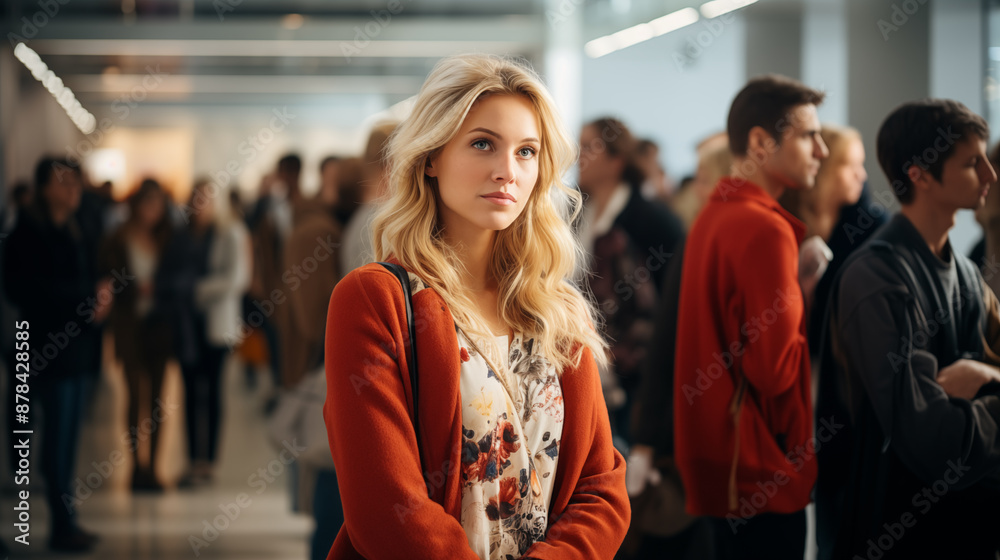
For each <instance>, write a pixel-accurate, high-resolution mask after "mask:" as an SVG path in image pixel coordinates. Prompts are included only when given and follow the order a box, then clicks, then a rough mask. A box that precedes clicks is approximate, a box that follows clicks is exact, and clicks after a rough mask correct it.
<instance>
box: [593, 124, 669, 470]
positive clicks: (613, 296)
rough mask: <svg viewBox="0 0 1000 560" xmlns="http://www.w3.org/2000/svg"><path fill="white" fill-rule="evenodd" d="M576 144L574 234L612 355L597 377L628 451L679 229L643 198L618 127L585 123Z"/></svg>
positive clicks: (626, 137)
mask: <svg viewBox="0 0 1000 560" xmlns="http://www.w3.org/2000/svg"><path fill="white" fill-rule="evenodd" d="M580 146H581V148H580V164H579V171H580V190H581V191H583V193H584V194H585V195H586V198H585V201H584V207H583V212H582V215H581V219H580V224H579V235H580V238H581V242H582V244H583V247H584V249H585V250H587V251H588V252H589V253H590V254H591V255H592V258H591V261H590V277H589V278H588V281H589V288H590V290H592V292H593V294H594V297H595V298H596V299H597V303H598V306H599V308H600V311H601V313H602V315H603V317H604V321H605V324H604V335H605V337H606V338H607V340H608V342H609V344H610V345H611V353H612V356H613V357H614V361H613V364H612V366H610V367H611V368H612V371H605V372H603V375H602V377H603V379H604V384H605V400H606V401H607V404H608V408H609V410H611V411H612V423H611V426H612V430H613V431H614V432H615V436H616V438H617V439H616V447H622V448H623V449H621V450H622V451H627V446H628V442H629V437H630V436H629V415H630V410H631V402H632V400H633V399H634V398H635V390H636V389H637V387H638V381H639V368H640V365H641V363H642V360H643V358H644V355H645V352H646V347H647V344H648V343H649V340H650V337H651V336H652V334H653V319H652V318H653V312H654V311H655V309H656V303H657V298H658V296H659V290H660V286H662V285H663V279H664V277H665V275H666V268H667V267H666V263H667V260H668V259H669V257H670V254H671V252H672V251H673V250H674V246H675V245H676V244H677V242H678V241H679V240H680V239H681V236H682V235H683V229H682V227H681V222H680V220H678V219H677V217H676V216H674V215H673V213H672V212H670V210H668V209H667V208H666V207H665V206H663V205H662V204H660V203H659V202H656V201H651V200H647V199H645V198H643V196H642V192H641V188H642V184H643V182H644V181H645V175H644V173H643V170H642V169H641V168H640V167H639V165H638V163H637V162H636V160H635V154H636V143H635V140H634V138H633V137H632V134H631V132H629V130H628V128H627V127H626V126H625V124H624V123H622V122H621V121H619V120H617V119H614V118H610V117H604V118H600V119H597V120H595V121H591V122H590V123H588V124H586V125H585V126H584V127H583V130H582V131H581V133H580ZM626 454H627V453H626Z"/></svg>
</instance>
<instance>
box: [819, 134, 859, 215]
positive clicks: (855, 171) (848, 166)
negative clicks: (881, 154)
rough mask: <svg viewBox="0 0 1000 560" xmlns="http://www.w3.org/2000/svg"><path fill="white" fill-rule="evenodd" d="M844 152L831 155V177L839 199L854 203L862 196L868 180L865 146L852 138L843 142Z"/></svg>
mask: <svg viewBox="0 0 1000 560" xmlns="http://www.w3.org/2000/svg"><path fill="white" fill-rule="evenodd" d="M841 149H842V150H843V153H836V154H833V155H831V157H830V161H829V164H830V165H832V166H833V169H830V171H829V177H830V178H831V180H832V181H833V185H832V186H833V188H834V189H836V192H837V194H838V197H837V198H838V199H839V200H841V201H842V202H843V203H844V204H854V203H856V202H857V201H858V200H859V199H860V198H861V189H862V188H863V187H864V185H865V181H867V180H868V173H867V172H865V147H864V145H862V143H861V140H859V139H857V138H851V139H849V140H845V141H844V143H843V148H841Z"/></svg>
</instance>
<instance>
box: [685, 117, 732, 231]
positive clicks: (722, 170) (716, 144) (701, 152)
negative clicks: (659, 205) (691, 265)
mask: <svg viewBox="0 0 1000 560" xmlns="http://www.w3.org/2000/svg"><path fill="white" fill-rule="evenodd" d="M697 154H698V168H697V170H696V171H695V175H694V177H693V179H692V180H691V181H690V183H689V184H687V185H686V186H685V185H684V184H683V183H682V184H681V188H680V189H679V190H678V192H677V193H675V194H674V195H673V198H671V200H670V207H671V209H673V211H674V212H675V213H676V214H677V216H678V217H679V218H680V219H681V222H682V223H683V224H684V231H689V230H690V229H691V224H693V223H694V219H695V218H697V217H698V213H699V212H701V209H702V208H703V207H704V206H705V203H706V202H708V197H709V196H711V195H712V191H713V190H715V185H716V183H718V182H719V179H721V178H723V177H725V176H726V175H729V171H730V169H729V168H730V166H732V164H733V156H732V154H731V153H730V152H729V140H728V137H727V136H726V133H725V132H720V133H718V134H713V135H712V136H709V137H708V138H706V139H704V140H702V141H701V142H700V143H699V144H698V148H697Z"/></svg>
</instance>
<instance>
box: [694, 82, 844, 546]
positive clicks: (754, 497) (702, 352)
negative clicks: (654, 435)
mask: <svg viewBox="0 0 1000 560" xmlns="http://www.w3.org/2000/svg"><path fill="white" fill-rule="evenodd" d="M823 97H824V96H823V93H821V92H818V91H816V90H813V89H811V88H809V87H806V86H804V85H803V84H801V83H799V82H796V81H794V80H791V79H788V78H784V77H780V76H764V77H761V78H756V79H753V80H751V81H750V82H749V83H748V84H747V85H746V86H745V87H744V88H743V90H741V91H740V92H739V94H737V96H736V98H735V99H734V100H733V104H732V107H731V108H730V111H729V122H728V134H729V146H730V150H731V151H732V153H733V157H734V165H733V171H734V175H733V176H731V177H725V178H723V179H722V180H721V181H720V182H719V184H718V185H717V186H716V190H715V192H714V193H713V194H712V197H711V198H710V199H709V201H708V204H707V205H706V206H705V208H704V210H702V212H701V214H699V216H698V218H697V219H696V220H695V222H694V225H693V226H692V229H691V232H690V234H689V236H688V241H687V246H686V248H685V253H684V263H683V272H682V278H681V292H680V293H681V296H680V310H679V316H678V329H677V331H678V332H677V350H676V358H675V362H674V363H675V368H674V418H675V454H676V461H677V466H678V468H679V470H680V473H681V477H682V479H683V482H684V489H685V494H686V499H687V510H688V513H690V514H692V515H704V516H709V517H710V518H711V520H712V523H713V524H714V526H715V530H716V543H717V546H718V547H719V549H720V554H721V555H720V558H727V559H728V558H748V559H749V558H768V559H783V558H789V559H791V558H795V559H796V560H800V559H801V558H802V555H803V553H804V551H805V538H806V517H805V507H806V505H808V504H809V499H810V498H809V495H810V491H811V490H812V486H813V482H814V480H815V476H816V461H815V460H814V457H813V456H812V451H811V449H810V448H808V446H807V444H808V441H809V440H810V439H811V438H812V435H813V431H812V404H811V402H810V396H809V377H810V374H809V372H810V367H809V348H808V346H807V343H806V336H805V306H804V302H803V297H802V292H801V289H800V287H799V284H798V255H799V244H800V243H801V242H802V236H803V234H804V232H805V227H804V226H803V224H802V223H801V222H800V221H799V220H797V219H796V218H795V217H793V216H792V215H791V214H789V213H788V212H786V211H785V210H784V209H783V208H782V207H781V206H780V205H779V204H778V202H777V199H778V197H780V196H781V194H782V192H784V190H785V189H807V188H811V187H812V186H813V184H814V183H815V180H816V173H817V172H818V170H819V164H820V161H821V160H822V159H823V158H825V157H826V156H827V155H828V153H829V152H828V150H827V148H826V145H825V144H824V143H823V139H822V138H821V137H820V134H819V133H820V123H819V119H818V117H817V114H816V106H817V105H818V104H820V103H821V102H822V101H823Z"/></svg>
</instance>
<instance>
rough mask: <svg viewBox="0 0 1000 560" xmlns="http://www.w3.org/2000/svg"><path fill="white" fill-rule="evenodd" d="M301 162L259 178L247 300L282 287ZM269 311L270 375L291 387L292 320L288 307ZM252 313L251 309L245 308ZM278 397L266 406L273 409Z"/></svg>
mask: <svg viewBox="0 0 1000 560" xmlns="http://www.w3.org/2000/svg"><path fill="white" fill-rule="evenodd" d="M301 171H302V159H301V158H300V157H299V156H297V155H295V154H288V155H286V156H283V157H282V158H281V159H280V160H279V161H278V165H277V169H276V171H275V172H274V173H273V174H269V175H265V176H264V177H263V178H262V179H261V183H260V188H259V197H260V198H258V200H257V203H256V204H255V205H254V209H253V211H252V212H251V214H250V218H249V220H248V222H249V225H250V233H251V238H252V240H253V277H252V281H251V284H250V294H249V295H250V297H251V298H252V299H253V300H256V301H257V302H258V303H259V302H265V301H270V298H271V295H272V294H273V293H274V292H275V290H281V289H282V288H283V287H284V284H283V281H282V275H283V272H284V271H283V270H282V266H283V264H284V246H285V241H286V240H287V239H288V236H289V234H291V232H292V226H293V224H294V217H295V216H294V209H295V207H296V206H297V205H298V204H300V203H301V191H300V189H299V177H300V174H301ZM265 307H266V308H267V309H272V312H271V313H269V314H265V315H267V316H266V317H264V322H263V324H262V325H261V326H260V329H261V331H262V332H263V333H264V335H265V337H266V339H267V347H268V355H269V356H270V362H271V374H272V376H273V380H274V386H275V387H284V388H288V387H292V386H294V385H295V382H296V381H297V380H298V379H297V378H296V377H295V375H294V374H293V373H289V372H288V371H287V366H288V362H289V360H292V361H293V362H294V359H293V358H291V357H289V356H288V348H287V345H288V343H289V340H288V338H287V337H288V327H289V325H290V321H291V317H290V316H289V314H288V306H286V305H272V306H265ZM246 311H248V312H252V308H251V309H246ZM276 398H277V395H276V394H275V395H274V397H273V398H272V400H271V401H270V403H269V405H268V409H270V408H272V407H273V405H274V403H275V399H276Z"/></svg>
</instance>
